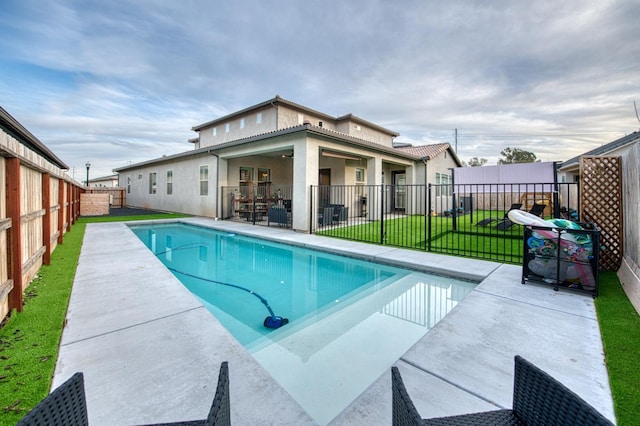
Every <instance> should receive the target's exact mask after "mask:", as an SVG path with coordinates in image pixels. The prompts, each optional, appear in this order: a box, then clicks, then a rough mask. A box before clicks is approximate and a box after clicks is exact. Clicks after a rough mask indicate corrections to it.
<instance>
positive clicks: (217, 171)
mask: <svg viewBox="0 0 640 426" xmlns="http://www.w3.org/2000/svg"><path fill="white" fill-rule="evenodd" d="M207 153H208V154H210V155H213V156H214V157H216V192H217V191H218V188H220V157H219V156H218V154H215V153H213V152H211V150H209V151H207ZM219 195H220V196H219V197H216V215H215V217H214V219H215V220H219V219H220V200H221V199H222V195H223V194H222V192H220V194H219Z"/></svg>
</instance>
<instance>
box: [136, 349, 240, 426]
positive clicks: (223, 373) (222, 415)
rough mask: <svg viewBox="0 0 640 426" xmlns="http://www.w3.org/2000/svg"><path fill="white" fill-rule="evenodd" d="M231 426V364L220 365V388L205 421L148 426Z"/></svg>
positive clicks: (217, 389)
mask: <svg viewBox="0 0 640 426" xmlns="http://www.w3.org/2000/svg"><path fill="white" fill-rule="evenodd" d="M230 424H231V404H230V401H229V363H228V362H226V361H225V362H223V363H222V364H221V365H220V374H219V375H218V387H217V388H216V395H215V396H214V398H213V404H211V409H210V410H209V415H208V416H207V418H206V419H204V420H189V421H182V422H173V423H154V424H153V425H151V424H150V425H146V426H228V425H230Z"/></svg>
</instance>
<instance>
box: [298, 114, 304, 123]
mask: <svg viewBox="0 0 640 426" xmlns="http://www.w3.org/2000/svg"><path fill="white" fill-rule="evenodd" d="M298 124H304V114H298Z"/></svg>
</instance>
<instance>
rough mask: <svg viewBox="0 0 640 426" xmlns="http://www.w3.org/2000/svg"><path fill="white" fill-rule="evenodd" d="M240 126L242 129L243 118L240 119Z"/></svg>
mask: <svg viewBox="0 0 640 426" xmlns="http://www.w3.org/2000/svg"><path fill="white" fill-rule="evenodd" d="M240 128H241V129H244V118H241V119H240Z"/></svg>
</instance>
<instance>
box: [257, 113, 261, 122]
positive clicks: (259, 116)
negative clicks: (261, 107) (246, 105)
mask: <svg viewBox="0 0 640 426" xmlns="http://www.w3.org/2000/svg"><path fill="white" fill-rule="evenodd" d="M260 123H262V113H261V112H259V113H258V115H256V124H260Z"/></svg>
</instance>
